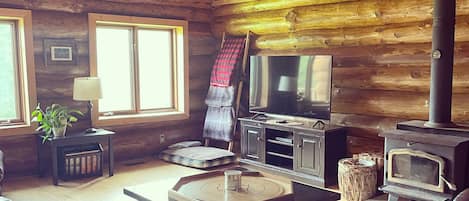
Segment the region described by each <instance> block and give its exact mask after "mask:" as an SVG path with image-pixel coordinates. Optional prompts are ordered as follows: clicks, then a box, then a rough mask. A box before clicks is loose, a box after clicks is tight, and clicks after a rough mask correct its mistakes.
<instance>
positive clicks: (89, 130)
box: [85, 128, 97, 133]
mask: <svg viewBox="0 0 469 201" xmlns="http://www.w3.org/2000/svg"><path fill="white" fill-rule="evenodd" d="M96 131H97V129H96V128H88V129H86V130H85V133H96Z"/></svg>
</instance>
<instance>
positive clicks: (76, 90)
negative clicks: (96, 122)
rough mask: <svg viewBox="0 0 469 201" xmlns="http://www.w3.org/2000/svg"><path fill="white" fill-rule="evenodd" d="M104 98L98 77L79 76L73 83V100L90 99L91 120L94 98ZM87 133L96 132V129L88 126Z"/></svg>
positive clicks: (89, 112) (89, 111)
mask: <svg viewBox="0 0 469 201" xmlns="http://www.w3.org/2000/svg"><path fill="white" fill-rule="evenodd" d="M100 98H102V92H101V81H100V79H99V78H98V77H77V78H75V80H74V84H73V100H77V101H88V114H89V117H90V120H91V111H92V109H93V103H92V101H93V100H98V99H100ZM85 132H86V133H95V132H96V129H94V128H88V129H86V131H85Z"/></svg>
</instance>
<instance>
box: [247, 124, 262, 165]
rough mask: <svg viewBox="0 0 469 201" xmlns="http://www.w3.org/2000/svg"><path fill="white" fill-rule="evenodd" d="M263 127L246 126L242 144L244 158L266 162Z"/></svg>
mask: <svg viewBox="0 0 469 201" xmlns="http://www.w3.org/2000/svg"><path fill="white" fill-rule="evenodd" d="M263 133H264V132H263V130H262V128H259V127H252V126H244V129H243V136H242V138H243V139H242V140H243V143H242V144H241V146H242V147H241V151H242V155H243V158H247V159H251V160H255V161H259V162H262V163H263V162H264V152H265V150H264V139H263V138H264V135H263Z"/></svg>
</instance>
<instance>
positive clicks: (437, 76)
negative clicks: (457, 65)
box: [425, 0, 456, 128]
mask: <svg viewBox="0 0 469 201" xmlns="http://www.w3.org/2000/svg"><path fill="white" fill-rule="evenodd" d="M455 14H456V0H434V9H433V37H432V55H431V57H432V65H431V83H430V108H429V111H430V114H429V121H428V122H426V123H425V126H427V127H434V128H441V127H452V125H453V124H452V123H451V96H452V92H453V55H454V26H455Z"/></svg>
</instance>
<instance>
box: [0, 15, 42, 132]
mask: <svg viewBox="0 0 469 201" xmlns="http://www.w3.org/2000/svg"><path fill="white" fill-rule="evenodd" d="M0 20H12V21H15V22H16V27H15V28H16V31H17V41H16V49H17V62H18V74H19V76H18V77H19V79H20V82H19V85H20V86H19V90H20V96H19V97H20V99H21V103H20V104H21V110H22V111H21V114H20V115H21V120H22V122H21V123H18V124H12V125H6V126H5V125H4V126H2V125H0V136H4V135H16V134H33V133H34V130H35V128H36V126H37V124H35V123H32V122H31V111H32V110H34V108H35V107H36V104H37V97H36V75H35V66H34V48H33V32H32V14H31V11H30V10H22V9H8V8H0Z"/></svg>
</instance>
